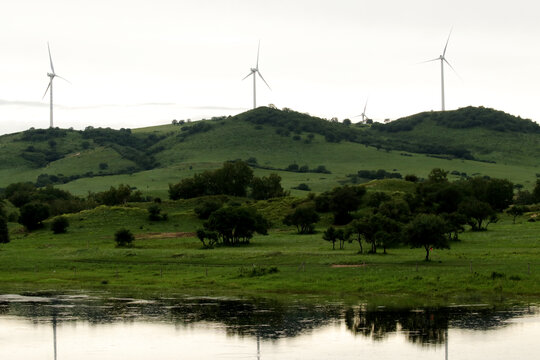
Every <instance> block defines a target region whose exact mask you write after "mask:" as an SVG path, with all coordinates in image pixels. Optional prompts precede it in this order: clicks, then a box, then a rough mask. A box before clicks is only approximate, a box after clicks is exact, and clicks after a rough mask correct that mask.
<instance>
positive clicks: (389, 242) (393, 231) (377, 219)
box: [350, 213, 401, 254]
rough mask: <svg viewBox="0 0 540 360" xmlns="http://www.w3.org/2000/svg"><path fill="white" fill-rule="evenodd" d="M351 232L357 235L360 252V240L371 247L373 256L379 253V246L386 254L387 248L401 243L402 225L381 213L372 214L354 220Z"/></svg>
mask: <svg viewBox="0 0 540 360" xmlns="http://www.w3.org/2000/svg"><path fill="white" fill-rule="evenodd" d="M351 225H352V226H351V230H350V231H351V232H354V233H355V234H356V238H357V241H358V243H359V244H360V251H362V244H361V242H360V238H361V237H362V236H363V237H364V240H365V241H366V242H367V243H368V244H370V245H371V250H370V251H369V252H370V253H372V254H375V253H377V246H382V247H383V248H384V252H385V253H386V248H388V247H391V246H393V245H395V244H396V243H397V242H398V241H399V232H400V228H401V227H400V225H399V223H398V222H397V221H395V220H392V219H390V218H388V217H386V216H384V215H382V214H380V213H377V214H370V215H368V216H363V217H361V218H359V219H357V220H354V221H353V222H352V224H351Z"/></svg>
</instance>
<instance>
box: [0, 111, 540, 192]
mask: <svg viewBox="0 0 540 360" xmlns="http://www.w3.org/2000/svg"><path fill="white" fill-rule="evenodd" d="M0 150H1V151H0V187H5V186H7V185H8V184H10V183H13V182H18V181H31V182H37V183H38V184H40V185H45V184H47V183H53V184H57V185H58V186H59V187H61V188H63V189H66V190H69V191H71V192H73V193H74V194H78V195H85V194H87V193H88V191H101V190H105V189H107V188H109V187H110V186H111V185H117V184H120V183H124V184H126V183H127V184H130V185H131V186H133V187H136V188H138V189H139V190H141V191H142V192H143V193H148V194H150V195H154V196H162V197H166V195H167V189H168V184H169V183H176V182H178V181H179V179H181V178H183V177H187V176H192V175H193V174H194V173H196V172H199V171H202V170H206V169H213V168H217V167H220V166H221V164H222V162H223V161H226V160H234V159H243V160H249V162H250V163H251V164H252V165H253V167H254V170H255V173H256V174H258V175H266V174H268V173H270V172H277V173H279V175H280V176H281V177H282V179H283V181H282V182H283V185H284V187H285V188H287V189H291V188H293V187H296V186H297V185H299V184H300V183H305V184H307V185H308V186H309V188H310V189H311V190H312V191H315V192H320V191H324V190H327V189H329V188H332V187H333V186H337V185H339V184H343V183H347V182H351V181H357V180H358V179H355V178H354V177H351V176H348V175H355V174H357V172H358V171H359V170H377V169H383V170H385V171H388V172H398V173H400V174H402V175H403V176H404V175H406V174H416V175H418V176H420V177H424V176H426V175H427V173H428V172H429V171H430V170H431V169H432V168H435V167H440V168H444V169H446V170H449V171H452V172H453V173H454V174H456V175H455V176H456V177H458V176H462V175H465V174H466V175H468V176H472V175H487V176H491V177H500V178H508V179H509V180H511V181H513V182H515V183H519V184H522V185H524V186H525V187H526V188H529V187H531V186H532V184H533V183H534V179H535V174H536V173H540V169H539V165H540V126H538V124H536V123H534V122H532V121H530V120H524V119H520V118H517V117H513V116H511V115H508V114H505V113H503V112H500V111H496V110H492V109H486V108H472V107H469V108H464V109H459V110H456V111H447V112H444V113H442V112H427V113H421V114H416V115H413V116H410V117H406V118H402V119H398V120H395V121H393V122H391V123H388V124H373V125H372V126H368V125H363V124H343V123H338V122H335V121H328V120H325V119H320V118H316V117H312V116H310V115H308V114H302V113H298V112H295V111H292V110H289V109H283V110H278V109H274V108H268V107H260V108H257V109H254V110H251V111H247V112H245V113H242V114H239V115H237V116H234V117H219V118H213V119H210V120H202V121H197V122H192V123H176V124H169V125H163V126H157V127H149V128H140V129H134V130H129V129H121V130H111V129H95V128H91V127H89V128H87V129H85V130H84V131H76V130H64V129H47V130H35V129H30V130H27V131H25V132H22V133H17V134H10V135H4V136H1V137H0ZM291 165H292V166H291ZM287 168H289V169H292V170H294V169H296V168H298V169H299V170H302V171H298V170H296V171H286V169H287ZM317 168H319V169H320V168H323V169H325V170H327V171H324V172H320V171H316V169H317ZM360 180H361V181H364V180H365V181H367V179H360ZM292 193H293V194H305V192H302V191H300V190H294V189H293V190H292Z"/></svg>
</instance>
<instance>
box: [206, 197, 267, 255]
mask: <svg viewBox="0 0 540 360" xmlns="http://www.w3.org/2000/svg"><path fill="white" fill-rule="evenodd" d="M204 227H205V229H206V230H209V231H215V232H216V233H217V234H218V237H219V238H220V239H221V242H222V244H223V245H226V246H233V245H239V244H248V243H249V241H250V239H251V238H252V237H253V234H254V233H255V232H257V233H259V234H261V235H266V234H267V233H268V228H269V227H270V222H269V221H268V220H266V219H265V218H264V217H263V216H262V215H261V214H259V213H258V212H257V211H256V210H255V209H252V208H247V207H243V206H230V207H224V208H221V209H219V210H217V211H215V212H213V213H212V215H210V217H209V218H208V221H207V222H206V223H205V224H204Z"/></svg>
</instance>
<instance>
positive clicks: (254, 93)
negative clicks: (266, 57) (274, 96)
mask: <svg viewBox="0 0 540 360" xmlns="http://www.w3.org/2000/svg"><path fill="white" fill-rule="evenodd" d="M260 49H261V42H260V41H259V46H258V47H257V63H256V64H255V67H254V68H251V70H250V72H249V74H247V75H246V76H245V77H244V78H243V79H242V80H245V79H247V78H248V77H250V76H252V75H253V108H254V109H255V108H256V107H257V85H256V79H257V74H259V76H260V78H261V79H262V81H264V83H265V84H266V86H268V88H269V89H270V90H272V89H271V88H270V85H268V83H267V82H266V80H264V78H263V76H262V75H261V72H260V71H259V50H260Z"/></svg>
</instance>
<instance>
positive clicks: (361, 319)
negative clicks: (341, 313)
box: [345, 308, 397, 340]
mask: <svg viewBox="0 0 540 360" xmlns="http://www.w3.org/2000/svg"><path fill="white" fill-rule="evenodd" d="M345 325H346V326H347V329H349V330H350V331H351V332H352V333H353V334H358V335H364V336H366V337H371V338H372V339H373V340H384V339H385V338H386V336H387V334H388V333H392V332H395V331H396V329H397V321H396V312H394V311H364V310H361V309H358V308H356V309H355V308H349V309H347V310H346V311H345Z"/></svg>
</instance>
